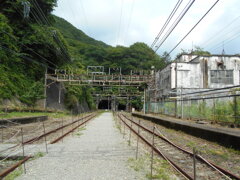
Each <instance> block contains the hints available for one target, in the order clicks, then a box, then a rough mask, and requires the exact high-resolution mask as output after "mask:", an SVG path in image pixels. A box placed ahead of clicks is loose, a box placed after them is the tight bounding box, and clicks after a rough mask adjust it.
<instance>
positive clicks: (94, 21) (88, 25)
mask: <svg viewBox="0 0 240 180" xmlns="http://www.w3.org/2000/svg"><path fill="white" fill-rule="evenodd" d="M189 1H190V0H183V1H182V3H181V5H180V7H179V9H178V11H177V12H176V14H175V16H174V17H173V19H172V21H171V22H170V23H169V26H168V27H167V28H166V31H167V30H168V29H169V27H170V26H171V25H172V23H173V22H174V21H175V19H176V18H177V17H178V15H179V14H180V13H181V11H182V10H183V9H184V7H185V6H186V5H187V4H188V2H189ZM215 1H216V0H195V2H194V4H193V5H192V7H191V8H190V9H189V11H188V12H187V13H186V15H185V16H184V18H183V19H182V20H181V21H180V23H179V24H178V26H177V27H176V28H175V29H174V31H173V32H172V33H171V35H170V36H169V37H168V38H167V40H166V41H165V42H164V43H163V44H162V46H161V47H160V48H159V49H158V51H157V53H158V54H160V55H161V54H162V53H163V52H169V51H170V50H171V49H172V48H173V47H174V46H175V45H176V44H177V43H178V42H179V41H180V40H181V39H182V38H183V37H184V36H185V35H186V34H187V33H188V31H189V30H190V29H191V28H192V27H193V26H194V25H195V24H196V23H197V22H198V21H199V19H200V18H201V17H202V16H203V15H204V14H205V13H206V12H207V11H208V9H209V8H210V7H211V6H212V5H213V4H214V3H215ZM177 2H178V0H58V7H56V8H55V10H54V12H53V13H54V14H55V15H57V16H60V17H62V18H64V19H66V20H67V21H69V22H70V23H71V24H73V25H74V26H75V27H77V28H78V29H80V30H82V31H83V32H85V33H86V34H87V35H88V36H90V37H92V38H94V39H96V40H100V41H103V42H105V43H106V44H109V45H111V46H116V45H122V46H127V47H128V46H130V45H132V44H133V43H135V42H144V43H146V44H148V45H149V46H151V44H152V42H153V41H154V39H155V37H156V36H157V34H158V33H159V31H160V30H161V28H162V26H163V25H164V23H165V21H166V20H167V18H168V16H169V14H170V13H171V11H172V9H173V8H174V6H175V5H176V3H177ZM239 7H240V0H220V1H219V2H218V3H217V4H216V6H215V7H214V8H213V9H212V10H211V11H210V13H209V14H208V15H207V16H206V17H205V18H204V19H203V20H202V21H201V23H200V24H199V25H198V26H197V27H196V28H195V29H194V31H192V33H191V34H190V35H189V36H188V37H187V38H186V39H185V40H184V41H183V42H182V43H181V44H180V45H179V47H178V48H176V49H175V50H174V51H173V52H172V53H171V54H170V55H171V57H175V56H176V54H178V53H180V52H181V51H182V49H184V50H186V51H187V50H191V49H192V47H194V46H200V47H201V48H203V49H204V50H207V51H210V52H211V53H213V54H221V53H222V51H223V49H224V51H225V54H237V53H240V46H239V42H240V11H239ZM166 31H164V33H166ZM164 33H163V35H164ZM161 38H162V36H161V37H160V39H161Z"/></svg>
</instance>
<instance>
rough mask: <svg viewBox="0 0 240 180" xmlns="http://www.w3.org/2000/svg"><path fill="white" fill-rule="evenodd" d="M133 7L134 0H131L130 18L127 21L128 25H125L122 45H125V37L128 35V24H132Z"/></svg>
mask: <svg viewBox="0 0 240 180" xmlns="http://www.w3.org/2000/svg"><path fill="white" fill-rule="evenodd" d="M134 5H135V0H132V5H131V9H130V18H129V21H128V24H127V28H126V32H125V35H124V38H123V44H125V41H126V38H127V35H128V34H129V32H128V31H129V28H130V24H131V22H132V16H133V10H134Z"/></svg>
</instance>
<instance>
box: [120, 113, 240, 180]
mask: <svg viewBox="0 0 240 180" xmlns="http://www.w3.org/2000/svg"><path fill="white" fill-rule="evenodd" d="M123 117H125V118H126V119H128V120H129V121H131V122H132V123H134V124H135V125H137V126H139V127H141V128H142V129H144V130H145V131H147V132H149V133H151V134H152V133H153V131H152V130H150V129H148V128H146V127H144V126H142V125H140V124H138V123H136V122H135V121H132V120H131V119H130V118H128V117H127V116H125V115H124V114H123ZM154 135H155V136H157V137H159V138H161V139H162V140H164V141H166V142H167V143H169V144H171V145H172V146H174V147H176V148H177V149H179V150H181V151H183V152H185V153H187V154H189V155H191V156H193V153H192V152H190V151H187V150H185V149H183V148H181V147H179V146H177V145H176V144H174V143H173V142H171V141H170V140H168V139H167V138H165V137H163V136H161V135H159V134H157V133H156V132H154ZM196 158H197V159H199V160H201V161H202V162H204V163H206V164H207V165H209V164H210V165H212V166H214V167H215V168H216V169H217V170H219V171H220V172H222V173H223V174H224V175H226V176H228V177H230V178H232V179H236V180H240V177H238V176H237V175H235V174H233V173H231V172H229V171H228V170H226V169H223V168H221V167H219V166H217V165H216V164H214V163H212V162H210V161H208V160H206V159H204V158H203V157H202V156H199V155H196Z"/></svg>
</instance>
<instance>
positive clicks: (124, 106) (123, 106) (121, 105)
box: [118, 104, 127, 111]
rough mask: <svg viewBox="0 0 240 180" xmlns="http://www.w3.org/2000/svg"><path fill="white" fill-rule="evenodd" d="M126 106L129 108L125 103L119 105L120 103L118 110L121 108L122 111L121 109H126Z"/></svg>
mask: <svg viewBox="0 0 240 180" xmlns="http://www.w3.org/2000/svg"><path fill="white" fill-rule="evenodd" d="M126 108H127V107H126V105H124V104H119V105H118V110H119V111H121V110H123V111H125V110H126Z"/></svg>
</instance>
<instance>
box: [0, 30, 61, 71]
mask: <svg viewBox="0 0 240 180" xmlns="http://www.w3.org/2000/svg"><path fill="white" fill-rule="evenodd" d="M1 31H2V32H3V33H4V34H7V35H8V36H9V37H11V38H13V39H15V37H14V36H13V35H11V34H9V33H8V32H6V31H4V30H1ZM0 33H1V32H0ZM20 44H21V45H22V46H24V47H25V48H28V49H29V50H30V51H31V52H33V53H34V54H35V55H37V56H39V57H40V58H41V59H43V60H44V61H46V62H48V63H50V64H52V65H53V66H55V67H57V65H56V64H54V63H52V62H51V61H49V60H48V59H46V58H45V57H43V56H42V55H40V54H39V53H37V52H35V51H34V50H32V49H31V48H29V47H28V46H26V45H25V44H23V43H22V42H20Z"/></svg>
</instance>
